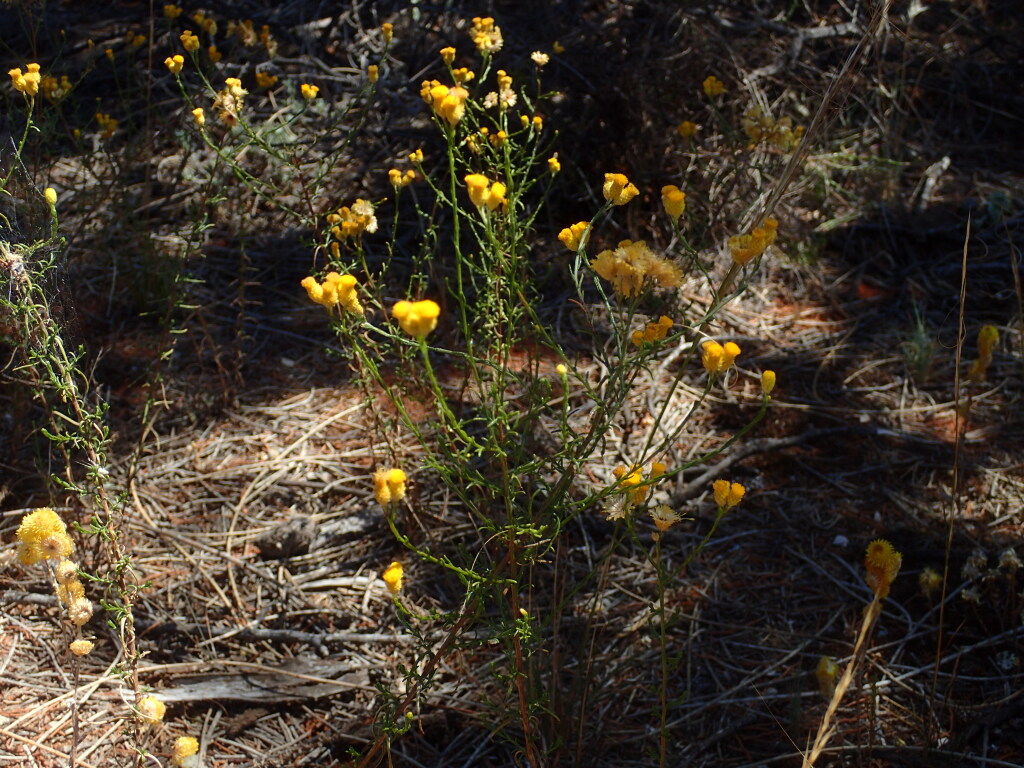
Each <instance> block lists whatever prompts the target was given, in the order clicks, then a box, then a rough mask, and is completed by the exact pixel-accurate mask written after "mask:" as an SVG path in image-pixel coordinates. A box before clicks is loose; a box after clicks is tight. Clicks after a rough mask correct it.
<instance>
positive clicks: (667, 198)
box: [661, 184, 686, 221]
mask: <svg viewBox="0 0 1024 768" xmlns="http://www.w3.org/2000/svg"><path fill="white" fill-rule="evenodd" d="M661 204H662V205H663V206H664V208H665V213H667V214H668V215H669V216H671V217H672V220H673V221H678V220H679V217H680V216H682V215H683V211H685V210H686V193H685V192H681V191H679V187H677V186H676V185H675V184H668V185H666V186H664V187H662V188H661Z"/></svg>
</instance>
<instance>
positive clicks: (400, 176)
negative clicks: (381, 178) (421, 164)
mask: <svg viewBox="0 0 1024 768" xmlns="http://www.w3.org/2000/svg"><path fill="white" fill-rule="evenodd" d="M388 181H390V182H391V186H393V187H394V188H395V189H402V188H403V187H407V186H409V185H410V184H412V183H413V182H414V181H416V171H413V170H411V169H410V170H408V171H406V172H405V173H402V172H401V171H400V170H398V169H397V168H392V169H391V170H390V171H388Z"/></svg>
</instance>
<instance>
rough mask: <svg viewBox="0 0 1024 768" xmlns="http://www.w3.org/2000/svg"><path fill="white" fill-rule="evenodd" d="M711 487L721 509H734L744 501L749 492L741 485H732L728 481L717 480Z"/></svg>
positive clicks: (716, 502)
mask: <svg viewBox="0 0 1024 768" xmlns="http://www.w3.org/2000/svg"><path fill="white" fill-rule="evenodd" d="M711 487H712V490H713V491H714V494H715V504H717V505H718V506H719V508H721V509H732V508H733V507H735V506H736V505H737V504H739V503H740V502H741V501H743V496H744V494H746V492H747V489H746V488H744V487H743V486H742V485H740V484H739V483H730V482H729V481H728V480H715V482H714V483H713V484H712V486H711Z"/></svg>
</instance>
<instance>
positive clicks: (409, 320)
mask: <svg viewBox="0 0 1024 768" xmlns="http://www.w3.org/2000/svg"><path fill="white" fill-rule="evenodd" d="M391 316H392V317H393V318H395V320H397V321H398V324H399V325H400V326H401V327H402V330H403V331H405V332H406V333H407V334H409V335H410V336H412V337H413V338H416V339H424V338H426V336H427V334H428V333H430V332H431V331H432V330H434V329H435V328H436V327H437V318H438V317H440V316H441V307H439V306H438V305H437V302H434V301H431V300H430V299H424V300H423V301H400V302H398V303H397V304H395V306H393V307H392V308H391Z"/></svg>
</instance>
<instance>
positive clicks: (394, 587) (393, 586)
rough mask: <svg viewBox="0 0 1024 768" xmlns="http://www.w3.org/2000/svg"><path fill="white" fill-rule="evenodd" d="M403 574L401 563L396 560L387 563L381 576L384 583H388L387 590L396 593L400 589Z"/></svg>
mask: <svg viewBox="0 0 1024 768" xmlns="http://www.w3.org/2000/svg"><path fill="white" fill-rule="evenodd" d="M403 576H405V569H404V568H402V564H401V563H400V562H398V561H397V560H396V561H395V562H393V563H391V565H389V566H388V567H387V568H386V569H385V570H384V573H383V574H382V575H381V578H382V579H384V583H385V584H387V585H388V591H389V592H391V594H392V595H397V594H398V593H399V592H401V591H402V577H403Z"/></svg>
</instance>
